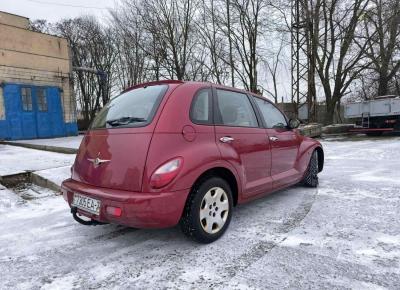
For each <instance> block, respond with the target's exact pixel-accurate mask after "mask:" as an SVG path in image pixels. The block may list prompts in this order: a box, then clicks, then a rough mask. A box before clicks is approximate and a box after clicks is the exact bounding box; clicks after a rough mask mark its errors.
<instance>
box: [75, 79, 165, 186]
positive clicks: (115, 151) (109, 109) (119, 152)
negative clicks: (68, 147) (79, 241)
mask: <svg viewBox="0 0 400 290" xmlns="http://www.w3.org/2000/svg"><path fill="white" fill-rule="evenodd" d="M170 89H171V88H170ZM167 91H168V85H166V84H158V85H151V86H145V87H140V88H136V89H133V90H130V91H127V92H125V93H122V94H121V95H119V96H118V97H116V98H114V99H112V100H111V101H110V102H109V103H108V104H107V105H106V106H104V108H103V109H102V110H101V111H100V112H99V113H98V114H97V116H96V118H95V119H94V120H93V122H92V124H91V126H90V129H89V131H88V133H87V134H86V136H85V138H84V139H83V140H82V143H81V146H80V148H79V151H78V154H77V157H76V160H75V164H74V169H73V174H72V179H74V180H77V181H80V182H83V183H87V184H90V185H93V186H98V187H105V188H113V189H121V190H129V191H140V190H141V186H142V177H143V171H144V167H145V163H146V157H147V151H148V148H149V145H150V142H151V138H152V134H153V131H154V127H155V123H156V122H155V119H156V118H158V113H157V111H158V108H159V107H160V104H161V103H162V99H163V96H164V95H166V93H167Z"/></svg>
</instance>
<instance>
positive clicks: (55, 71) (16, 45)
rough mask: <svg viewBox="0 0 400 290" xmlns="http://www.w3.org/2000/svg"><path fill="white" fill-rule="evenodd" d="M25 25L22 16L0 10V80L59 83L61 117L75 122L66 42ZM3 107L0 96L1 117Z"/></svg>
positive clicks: (24, 19) (0, 81)
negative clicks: (31, 29)
mask: <svg viewBox="0 0 400 290" xmlns="http://www.w3.org/2000/svg"><path fill="white" fill-rule="evenodd" d="M28 25H29V19H27V18H25V17H21V16H16V15H12V14H8V13H4V12H0V84H1V83H18V84H29V85H36V86H54V87H59V88H60V89H61V90H62V94H61V97H62V100H61V101H62V104H63V114H64V121H65V122H66V123H68V122H76V111H75V110H76V109H75V100H74V96H73V92H72V87H71V84H70V75H71V71H72V67H71V61H70V51H69V47H68V42H67V40H66V39H64V38H60V37H56V36H53V35H48V34H43V33H38V32H33V31H30V30H27V29H26V28H27V27H28ZM3 107H4V106H3V104H2V102H1V100H0V118H1V112H2V111H3V112H4V108H3Z"/></svg>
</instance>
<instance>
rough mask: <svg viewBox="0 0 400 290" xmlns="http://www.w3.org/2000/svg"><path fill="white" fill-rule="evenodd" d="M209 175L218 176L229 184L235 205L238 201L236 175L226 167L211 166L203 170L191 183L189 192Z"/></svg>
mask: <svg viewBox="0 0 400 290" xmlns="http://www.w3.org/2000/svg"><path fill="white" fill-rule="evenodd" d="M210 177H220V178H222V179H224V180H225V181H226V182H227V183H228V184H229V186H230V188H231V191H232V197H233V205H234V206H235V205H236V204H237V203H238V198H239V186H238V181H237V179H236V176H235V175H234V174H233V173H232V171H231V170H230V169H228V168H226V167H213V168H210V169H207V170H206V171H204V172H203V173H202V174H201V175H200V176H199V177H198V178H197V179H196V181H195V182H194V183H193V186H192V188H191V192H192V191H193V189H194V188H196V187H197V186H199V185H200V184H201V183H202V182H204V181H205V180H207V179H208V178H210Z"/></svg>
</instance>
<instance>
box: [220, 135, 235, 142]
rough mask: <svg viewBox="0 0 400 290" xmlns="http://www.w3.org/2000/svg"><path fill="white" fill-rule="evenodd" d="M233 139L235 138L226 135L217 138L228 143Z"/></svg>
mask: <svg viewBox="0 0 400 290" xmlns="http://www.w3.org/2000/svg"><path fill="white" fill-rule="evenodd" d="M233 140H235V139H233V138H232V137H228V136H225V137H221V138H219V141H221V142H222V143H230V142H232V141H233Z"/></svg>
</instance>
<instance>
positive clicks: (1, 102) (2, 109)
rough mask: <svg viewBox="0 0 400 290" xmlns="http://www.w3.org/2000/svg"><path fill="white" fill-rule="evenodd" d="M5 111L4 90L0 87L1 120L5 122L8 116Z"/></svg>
mask: <svg viewBox="0 0 400 290" xmlns="http://www.w3.org/2000/svg"><path fill="white" fill-rule="evenodd" d="M4 111H5V110H4V97H3V88H2V87H0V120H4V119H5V118H6V114H5V112H4Z"/></svg>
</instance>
